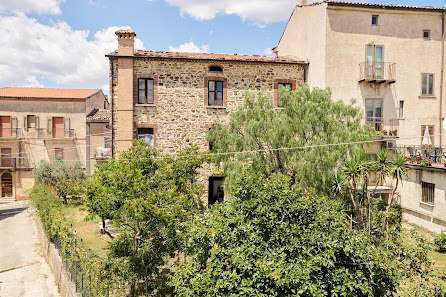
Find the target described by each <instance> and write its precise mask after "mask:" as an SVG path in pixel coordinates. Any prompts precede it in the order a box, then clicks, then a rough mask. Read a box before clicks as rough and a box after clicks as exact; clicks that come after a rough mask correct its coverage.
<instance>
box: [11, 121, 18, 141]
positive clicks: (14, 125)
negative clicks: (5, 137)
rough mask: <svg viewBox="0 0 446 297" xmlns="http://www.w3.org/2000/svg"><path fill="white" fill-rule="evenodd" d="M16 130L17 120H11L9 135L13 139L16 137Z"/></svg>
mask: <svg viewBox="0 0 446 297" xmlns="http://www.w3.org/2000/svg"><path fill="white" fill-rule="evenodd" d="M17 128H18V121H17V118H11V135H12V136H13V137H18V136H19V135H18V133H17V130H18V129H17Z"/></svg>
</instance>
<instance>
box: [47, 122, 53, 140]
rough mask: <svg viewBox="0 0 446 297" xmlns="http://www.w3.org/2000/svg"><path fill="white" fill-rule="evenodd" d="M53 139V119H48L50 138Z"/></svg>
mask: <svg viewBox="0 0 446 297" xmlns="http://www.w3.org/2000/svg"><path fill="white" fill-rule="evenodd" d="M47 137H53V118H49V119H48V136H47Z"/></svg>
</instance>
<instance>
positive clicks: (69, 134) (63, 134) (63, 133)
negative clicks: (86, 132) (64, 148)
mask: <svg viewBox="0 0 446 297" xmlns="http://www.w3.org/2000/svg"><path fill="white" fill-rule="evenodd" d="M37 137H38V138H74V137H75V133H74V129H43V128H39V129H37Z"/></svg>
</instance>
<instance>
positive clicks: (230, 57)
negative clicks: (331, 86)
mask: <svg viewBox="0 0 446 297" xmlns="http://www.w3.org/2000/svg"><path fill="white" fill-rule="evenodd" d="M107 56H118V52H117V51H115V52H113V53H111V54H109V55H107ZM134 57H142V58H160V59H188V60H215V61H237V62H238V61H240V62H264V63H285V64H307V63H306V62H304V61H299V60H296V59H293V58H289V57H269V56H259V55H238V54H213V53H183V52H166V51H145V50H136V51H135V55H134Z"/></svg>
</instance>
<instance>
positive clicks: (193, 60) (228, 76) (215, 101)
mask: <svg viewBox="0 0 446 297" xmlns="http://www.w3.org/2000/svg"><path fill="white" fill-rule="evenodd" d="M116 35H117V36H118V50H117V51H115V52H113V53H110V54H108V55H107V57H108V58H109V60H110V104H111V112H112V115H111V121H112V139H113V145H112V154H113V155H116V154H117V153H119V151H123V150H126V149H128V148H129V147H130V146H131V145H132V140H133V139H144V140H146V141H147V143H148V144H149V145H152V146H154V147H157V148H159V149H160V150H161V151H162V152H164V153H170V154H173V153H177V152H178V151H180V150H183V149H185V148H187V147H189V146H191V145H198V146H199V147H200V149H201V150H202V151H208V150H209V144H208V143H207V141H206V134H207V133H208V131H209V128H210V127H211V125H212V124H213V123H221V124H228V123H229V117H230V114H231V113H232V112H234V111H236V110H237V109H238V107H239V106H240V105H242V104H243V101H244V96H245V92H246V91H250V92H254V93H257V92H259V91H261V90H263V91H264V92H266V93H268V94H270V95H271V100H273V102H274V104H275V106H276V107H277V106H278V99H277V96H278V95H277V93H278V92H277V90H278V89H279V88H281V87H289V88H291V89H293V90H295V89H296V88H297V87H299V86H301V85H302V84H303V83H304V81H305V75H304V74H305V69H306V67H307V63H305V62H302V61H300V60H297V59H291V58H285V57H281V58H277V57H266V56H249V55H237V54H231V55H229V54H211V53H177V52H164V51H144V50H135V49H134V37H135V36H136V34H135V33H134V32H133V31H130V30H118V31H117V32H116ZM197 180H198V182H201V183H202V184H203V185H205V188H206V189H207V193H206V194H205V196H204V197H203V200H204V202H206V203H208V204H212V203H215V202H216V201H223V191H222V187H221V184H222V181H223V177H222V176H221V174H218V171H217V170H215V168H213V167H212V166H211V165H207V164H205V165H204V167H203V168H202V170H201V171H200V176H198V177H197Z"/></svg>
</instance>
